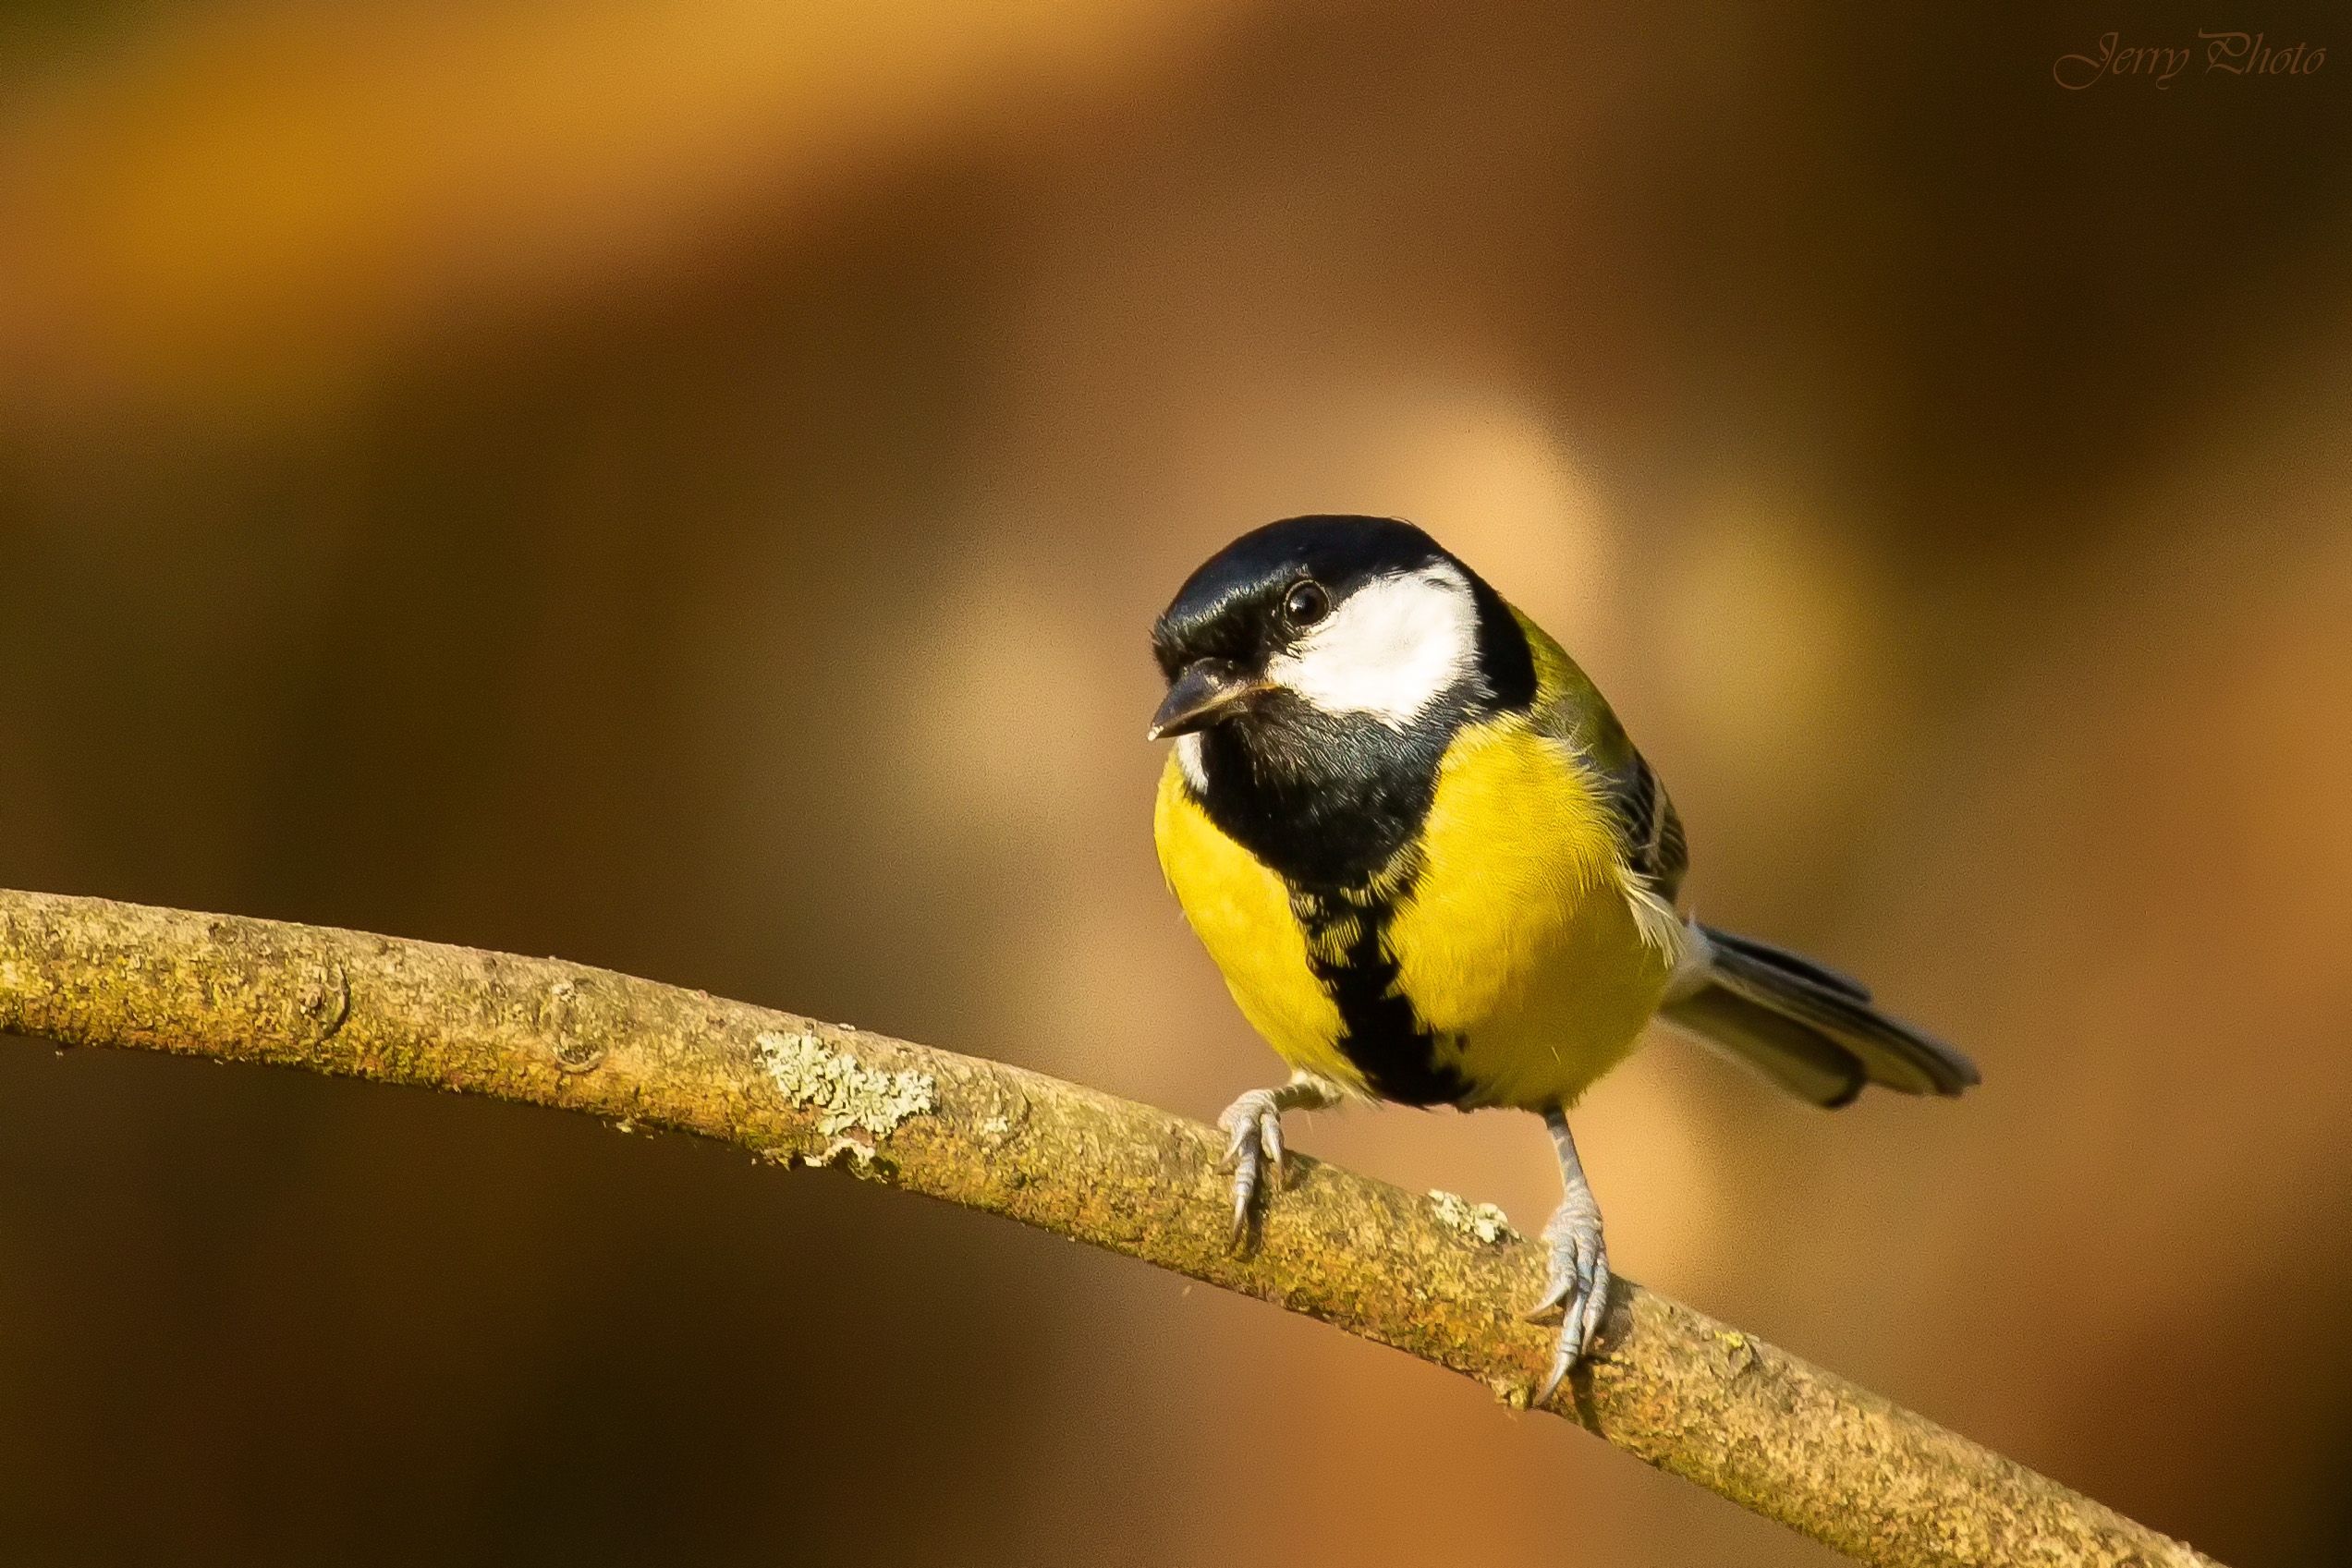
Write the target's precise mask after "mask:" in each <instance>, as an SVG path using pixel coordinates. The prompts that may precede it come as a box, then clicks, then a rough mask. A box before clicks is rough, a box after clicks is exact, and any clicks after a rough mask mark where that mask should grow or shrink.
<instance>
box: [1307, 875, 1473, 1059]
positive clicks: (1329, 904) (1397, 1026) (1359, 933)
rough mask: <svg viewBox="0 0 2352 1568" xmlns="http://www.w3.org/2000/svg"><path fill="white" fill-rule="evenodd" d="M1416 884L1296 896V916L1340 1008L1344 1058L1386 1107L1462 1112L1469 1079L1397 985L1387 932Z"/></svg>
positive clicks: (1327, 988) (1316, 967) (1314, 962)
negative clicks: (1444, 1056)
mask: <svg viewBox="0 0 2352 1568" xmlns="http://www.w3.org/2000/svg"><path fill="white" fill-rule="evenodd" d="M1411 885H1412V881H1411V879H1410V877H1408V878H1406V879H1404V881H1403V882H1402V884H1401V885H1399V886H1396V887H1395V888H1394V889H1392V890H1385V891H1376V890H1373V889H1349V890H1347V891H1345V892H1337V893H1322V892H1304V891H1297V890H1294V891H1293V892H1292V893H1291V899H1290V906H1291V911H1292V913H1294V914H1295V915H1297V916H1298V923H1299V924H1300V925H1301V926H1302V927H1304V928H1305V930H1306V932H1307V952H1308V962H1309V964H1310V966H1312V968H1313V969H1314V972H1315V978H1316V979H1318V980H1320V981H1321V982H1322V987H1323V990H1324V991H1325V992H1327V993H1328V994H1329V995H1330V997H1331V999H1332V1002H1333V1004H1334V1005H1335V1006H1336V1007H1337V1008H1338V1009H1339V1022H1340V1037H1339V1039H1338V1041H1337V1044H1338V1048H1339V1051H1340V1054H1342V1055H1344V1056H1346V1057H1347V1060H1348V1061H1349V1062H1350V1063H1352V1064H1354V1065H1355V1068H1356V1070H1357V1071H1358V1072H1359V1073H1361V1074H1363V1075H1364V1082H1365V1083H1366V1085H1367V1086H1369V1087H1370V1088H1371V1091H1372V1092H1373V1093H1374V1094H1377V1095H1379V1096H1380V1097H1381V1098H1382V1099H1383V1100H1395V1101H1397V1102H1398V1103H1400V1104H1404V1105H1459V1104H1461V1103H1463V1102H1464V1101H1465V1100H1468V1098H1469V1092H1470V1085H1469V1080H1468V1079H1467V1078H1465V1077H1464V1076H1462V1075H1461V1073H1460V1072H1459V1071H1458V1070H1456V1068H1454V1067H1452V1066H1450V1065H1446V1064H1441V1063H1440V1062H1439V1061H1438V1060H1437V1044H1438V1042H1437V1037H1436V1035H1435V1034H1433V1033H1432V1031H1431V1030H1430V1028H1429V1027H1428V1026H1427V1025H1425V1024H1423V1023H1422V1022H1421V1019H1420V1015H1419V1014H1417V1013H1416V1012H1415V1011H1414V1010H1413V1003H1412V1002H1411V1001H1410V999H1408V997H1406V996H1405V995H1404V994H1403V993H1402V992H1401V991H1399V990H1398V989H1397V984H1396V977H1397V966H1396V960H1395V956H1394V955H1392V954H1390V952H1389V950H1388V943H1387V935H1388V927H1389V924H1390V922H1391V921H1393V920H1394V919H1395V916H1396V900H1397V899H1398V898H1401V897H1403V896H1404V894H1405V893H1407V892H1408V890H1409V889H1410V887H1411Z"/></svg>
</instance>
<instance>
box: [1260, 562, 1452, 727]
mask: <svg viewBox="0 0 2352 1568" xmlns="http://www.w3.org/2000/svg"><path fill="white" fill-rule="evenodd" d="M1477 667H1478V602H1477V601H1476V600H1475V599H1473V598H1472V597H1471V596H1470V585H1469V581H1468V578H1466V577H1463V576H1462V574H1461V572H1460V570H1459V569H1457V568H1456V566H1455V565H1453V564H1452V563H1450V562H1445V561H1441V562H1439V563H1438V564H1437V565H1433V566H1425V567H1423V568H1422V569H1421V570H1420V571H1418V572H1408V573H1407V574H1405V575H1404V576H1402V577H1383V578H1380V579H1378V580H1376V581H1373V582H1369V583H1366V584H1365V585H1364V586H1363V587H1361V588H1359V589H1358V590H1356V591H1355V592H1353V593H1351V594H1349V595H1348V596H1347V598H1346V599H1345V600H1343V601H1341V602H1340V604H1339V606H1338V608H1336V609H1334V611H1333V612H1332V613H1331V616H1330V618H1329V619H1327V620H1325V621H1323V622H1322V623H1321V624H1320V625H1318V626H1314V627H1312V628H1310V630H1309V631H1308V633H1307V635H1306V636H1305V637H1304V638H1301V639H1300V640H1299V642H1298V646H1297V647H1296V648H1294V649H1292V650H1290V651H1289V652H1287V653H1284V654H1279V655H1277V656H1276V657H1275V658H1274V659H1273V660H1272V661H1271V662H1269V663H1268V664H1267V666H1266V676H1267V678H1268V679H1269V680H1272V681H1273V682H1275V683H1276V684H1278V685H1281V686H1285V687H1289V688H1290V689H1291V690H1292V691H1295V692H1297V693H1298V695H1299V696H1301V697H1303V698H1305V699H1307V700H1308V701H1310V702H1311V703H1313V704H1314V705H1315V706H1316V707H1318V708H1321V709H1322V710H1323V711H1326V712H1334V713H1369V714H1371V716H1372V717H1374V718H1376V719H1378V720H1380V721H1381V723H1384V724H1387V725H1388V726H1389V727H1390V728H1392V729H1400V730H1401V729H1403V728H1404V727H1405V726H1406V725H1407V724H1408V723H1412V722H1413V720H1415V719H1417V718H1419V717H1420V715H1421V714H1422V713H1423V712H1424V711H1427V710H1428V708H1429V706H1430V704H1431V703H1432V702H1435V701H1436V700H1437V699H1439V698H1440V697H1442V696H1444V694H1445V693H1446V692H1447V691H1448V690H1450V689H1451V688H1452V687H1455V686H1456V685H1458V684H1459V683H1460V682H1461V681H1462V679H1463V678H1464V677H1465V676H1467V675H1469V674H1470V673H1471V672H1472V671H1473V670H1475V669H1477Z"/></svg>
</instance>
